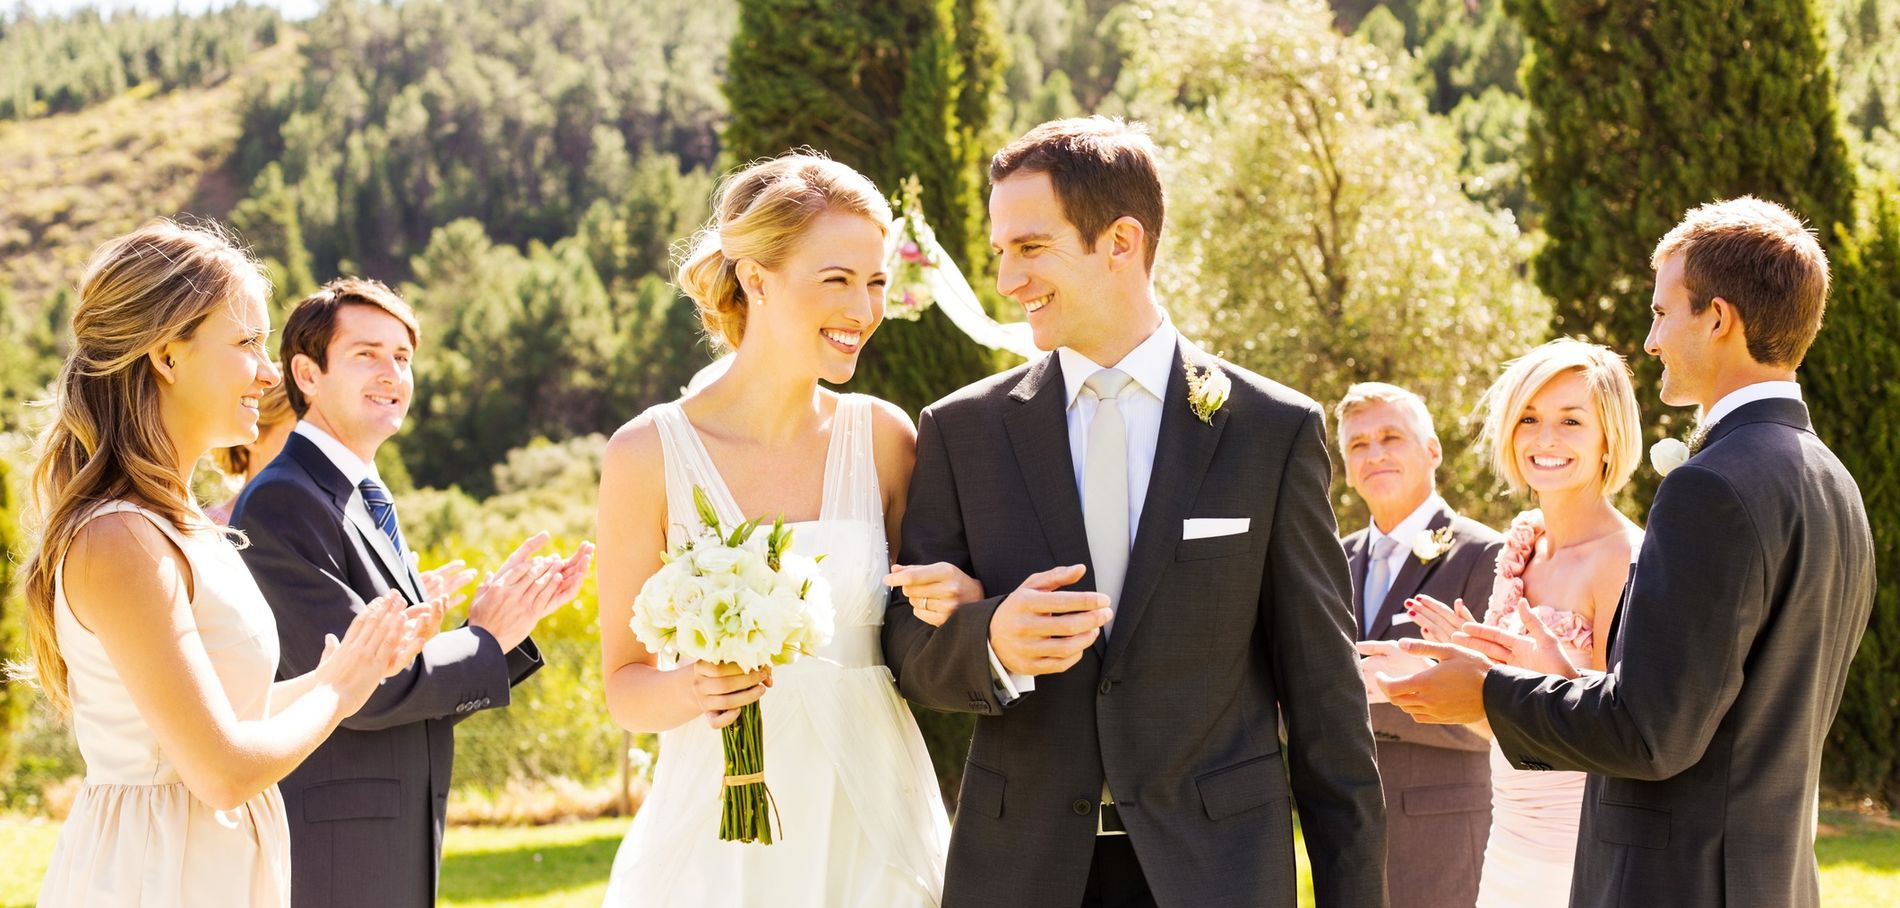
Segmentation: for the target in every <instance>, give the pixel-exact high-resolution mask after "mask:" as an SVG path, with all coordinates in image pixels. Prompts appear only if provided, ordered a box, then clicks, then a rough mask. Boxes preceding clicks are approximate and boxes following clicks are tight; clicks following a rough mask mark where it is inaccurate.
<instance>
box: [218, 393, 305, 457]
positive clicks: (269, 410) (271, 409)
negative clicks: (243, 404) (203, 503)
mask: <svg viewBox="0 0 1900 908" xmlns="http://www.w3.org/2000/svg"><path fill="white" fill-rule="evenodd" d="M294 384H296V382H294V381H291V380H289V379H288V378H286V379H285V380H283V381H280V382H278V383H277V384H274V385H271V386H270V389H269V390H267V391H265V392H264V398H263V400H262V401H260V402H259V403H258V405H257V435H258V437H259V438H262V437H264V433H265V432H267V431H269V430H270V429H272V428H274V427H276V426H280V425H283V424H284V423H286V422H290V421H292V420H295V419H296V418H297V415H296V414H295V413H292V412H291V410H290V394H289V393H288V392H287V391H286V390H285V389H286V388H289V387H290V386H291V385H294ZM211 459H212V460H213V461H214V462H216V463H217V465H218V470H219V471H221V472H223V473H224V474H225V475H227V476H230V477H232V478H233V479H243V478H244V477H245V476H246V475H248V474H249V473H250V472H251V448H250V446H249V445H232V446H230V447H228V448H218V449H217V450H215V451H212V452H211Z"/></svg>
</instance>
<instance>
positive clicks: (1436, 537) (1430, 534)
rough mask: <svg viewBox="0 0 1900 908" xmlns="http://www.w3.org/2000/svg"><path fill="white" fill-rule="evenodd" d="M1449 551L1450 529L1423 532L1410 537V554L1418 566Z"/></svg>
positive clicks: (1440, 528) (1441, 528)
mask: <svg viewBox="0 0 1900 908" xmlns="http://www.w3.org/2000/svg"><path fill="white" fill-rule="evenodd" d="M1449 551H1451V527H1439V528H1438V529H1436V530H1424V531H1422V532H1420V533H1419V534H1418V535H1417V536H1413V537H1412V554H1414V555H1417V556H1418V560H1419V563H1420V564H1423V563H1425V562H1427V561H1430V560H1432V559H1433V558H1437V557H1438V556H1440V555H1443V554H1445V553H1446V552H1449Z"/></svg>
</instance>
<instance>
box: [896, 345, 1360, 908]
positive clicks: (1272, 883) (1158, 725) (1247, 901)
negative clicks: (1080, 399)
mask: <svg viewBox="0 0 1900 908" xmlns="http://www.w3.org/2000/svg"><path fill="white" fill-rule="evenodd" d="M1182 355H1183V351H1182V349H1177V350H1176V353H1175V369H1174V372H1173V376H1172V378H1171V380H1170V381H1169V384H1168V391H1167V395H1166V400H1165V405H1164V409H1163V415H1162V420H1161V430H1160V438H1159V442H1158V445H1157V448H1156V451H1155V461H1154V470H1153V473H1152V479H1151V481H1150V483H1149V486H1148V496H1147V499H1146V503H1145V504H1144V506H1143V509H1142V514H1141V520H1140V523H1139V526H1138V528H1137V530H1136V538H1135V542H1134V547H1133V549H1132V550H1131V553H1130V556H1129V564H1128V572H1127V574H1126V580H1125V583H1124V586H1123V593H1122V601H1121V604H1120V613H1119V615H1118V616H1117V617H1116V620H1115V628H1114V633H1113V635H1111V636H1109V637H1108V638H1107V639H1106V640H1104V641H1101V642H1098V643H1097V644H1096V645H1095V646H1094V647H1093V648H1091V649H1090V650H1089V651H1088V652H1086V653H1085V654H1084V656H1083V658H1082V661H1081V662H1080V663H1078V664H1077V665H1075V666H1074V667H1072V668H1071V669H1069V670H1068V671H1067V672H1063V673H1061V674H1055V675H1045V676H1042V677H1040V678H1038V679H1037V680H1036V689H1035V691H1034V692H1033V693H1029V694H1027V695H1025V696H1024V697H1022V698H1021V699H1019V700H1016V701H1014V702H1012V703H1011V704H1010V705H1009V706H1008V707H1007V708H1005V707H1004V705H1003V704H1002V703H1000V702H998V700H997V693H996V689H995V683H994V681H993V680H992V678H991V674H990V668H989V659H988V657H987V655H986V652H985V644H986V643H987V641H988V634H989V623H990V616H991V615H992V614H993V613H994V612H995V610H996V607H997V605H998V604H999V603H1000V602H1001V601H1002V599H1003V598H1004V597H1003V595H1000V594H1006V593H1007V592H1009V591H1012V590H1014V589H1015V588H1016V587H1017V586H1018V585H1019V584H1021V583H1022V581H1023V580H1024V579H1025V578H1026V577H1028V576H1029V575H1030V574H1033V573H1036V572H1038V571H1042V570H1046V569H1048V568H1050V567H1054V566H1057V565H1064V564H1087V563H1088V561H1089V549H1088V538H1087V533H1086V532H1085V530H1084V528H1083V521H1082V508H1081V502H1080V496H1079V494H1078V492H1077V490H1076V482H1075V473H1074V469H1073V467H1072V465H1071V462H1070V456H1069V442H1068V427H1067V422H1066V419H1065V403H1066V401H1065V400H1064V394H1063V381H1062V374H1061V365H1060V363H1059V360H1058V359H1057V358H1056V357H1054V356H1047V357H1043V358H1042V359H1040V360H1037V361H1036V362H1034V363H1032V364H1030V365H1027V366H1024V367H1021V368H1018V369H1015V370H1013V371H1010V372H1007V373H1004V374H1002V375H999V376H994V377H992V378H989V379H986V380H984V381H982V382H979V383H977V384H975V385H972V386H970V387H968V388H965V389H963V390H962V391H959V392H957V393H955V394H953V395H951V396H950V397H948V398H945V399H944V400H942V401H939V402H938V403H936V404H934V405H933V406H931V407H930V408H929V409H927V410H925V411H924V414H923V418H922V421H921V424H920V427H919V433H918V453H917V468H916V472H915V474H914V475H913V478H912V481H911V488H910V499H909V511H908V513H907V514H906V515H905V518H904V532H903V545H902V551H901V557H900V561H902V562H904V563H910V564H921V563H927V562H934V561H948V562H950V563H953V564H956V565H958V566H959V567H961V568H962V569H963V570H965V571H967V572H969V573H970V574H971V575H972V576H974V577H976V578H977V579H978V580H980V581H981V582H982V584H983V587H984V589H985V590H987V591H990V592H993V593H997V594H999V595H995V596H992V597H991V598H989V599H985V600H983V601H980V602H974V603H966V604H964V605H962V606H960V607H959V608H958V609H957V610H956V611H955V612H954V613H953V614H952V616H951V617H950V618H949V620H948V621H946V622H945V623H944V625H943V627H941V628H932V627H931V626H929V625H927V624H924V623H923V622H920V621H918V620H917V618H916V617H915V616H914V615H913V614H912V613H911V611H910V608H909V606H908V605H907V604H906V603H904V602H903V601H902V600H901V598H899V599H895V600H894V601H893V603H892V607H891V609H890V611H889V614H888V615H887V616H886V620H885V626H884V646H885V660H886V662H887V664H888V665H889V666H890V668H891V671H892V672H893V673H894V674H895V675H896V677H897V682H898V685H899V687H900V689H901V690H902V691H903V693H904V694H905V695H906V696H907V697H909V698H910V699H912V700H913V701H915V702H917V703H920V704H922V705H924V706H928V707H932V708H936V709H942V710H955V711H966V712H975V713H977V714H979V715H978V719H977V725H976V733H975V739H974V741H973V742H972V746H971V750H970V757H969V764H968V766H967V768H966V770H965V773H964V777H963V790H962V792H961V795H960V797H959V799H958V811H957V822H956V826H955V828H954V830H953V832H952V835H951V842H950V860H949V869H948V877H947V880H946V885H945V891H944V905H945V906H946V908H978V906H981V908H996V906H1013V905H1021V906H1035V908H1042V906H1051V905H1075V904H1078V903H1080V901H1081V898H1082V894H1083V889H1084V887H1085V885H1086V883H1087V881H1088V875H1089V867H1090V863H1091V860H1092V858H1093V854H1094V848H1095V827H1096V805H1097V803H1098V802H1099V800H1100V796H1101V792H1102V785H1103V782H1104V780H1106V781H1107V783H1108V785H1109V787H1110V788H1111V789H1112V790H1113V791H1114V792H1115V798H1116V801H1117V802H1118V805H1119V807H1120V812H1121V815H1122V818H1123V822H1124V823H1125V824H1126V825H1127V827H1128V833H1129V838H1130V842H1131V844H1132V845H1133V847H1134V849H1135V852H1136V854H1137V855H1138V856H1139V858H1140V860H1141V865H1142V869H1143V872H1144V873H1145V874H1146V877H1147V880H1148V883H1149V885H1150V887H1151V888H1152V890H1153V892H1154V894H1155V897H1156V898H1157V900H1158V901H1159V902H1160V904H1163V905H1195V906H1201V908H1219V906H1260V905H1271V906H1289V908H1290V906H1292V905H1293V904H1294V884H1295V874H1294V861H1293V848H1292V845H1293V829H1292V816H1291V811H1290V809H1289V805H1288V801H1287V798H1288V794H1289V791H1290V793H1291V794H1292V796H1293V797H1294V798H1295V799H1297V800H1298V802H1299V807H1300V822H1301V825H1302V828H1303V830H1304V832H1305V836H1306V844H1307V851H1308V853H1309V855H1311V857H1312V859H1313V868H1314V870H1313V879H1314V883H1315V888H1316V890H1317V892H1318V896H1319V903H1320V905H1322V906H1327V908H1339V906H1376V905H1383V904H1384V903H1385V874H1384V846H1383V843H1384V833H1385V830H1384V820H1383V816H1382V814H1383V810H1382V809H1381V801H1380V794H1379V778H1378V770H1377V769H1376V767H1375V765H1374V762H1373V748H1372V735H1371V731H1370V729H1369V728H1368V726H1367V718H1366V701H1365V692H1364V690H1363V688H1362V687H1361V686H1360V683H1359V679H1358V675H1357V672H1356V670H1355V667H1354V662H1355V660H1356V657H1355V655H1354V653H1353V651H1352V639H1353V627H1352V616H1351V613H1350V609H1349V607H1348V605H1347V602H1346V597H1347V596H1348V595H1350V593H1349V590H1350V586H1351V584H1350V581H1349V580H1348V578H1347V572H1346V560H1345V557H1344V555H1343V553H1342V552H1341V550H1340V548H1339V545H1338V543H1337V542H1336V539H1335V536H1334V526H1335V525H1334V522H1333V515H1332V510H1331V508H1330V507H1329V506H1328V501H1327V482H1328V478H1329V474H1330V464H1329V462H1328V460H1327V454H1326V447H1325V443H1324V441H1323V439H1324V438H1325V428H1324V417H1323V416H1322V415H1321V412H1320V410H1319V408H1318V406H1316V405H1315V404H1314V403H1313V402H1312V401H1311V400H1308V399H1307V398H1305V397H1303V396H1301V395H1299V394H1297V393H1295V392H1293V391H1291V390H1288V389H1287V388H1285V387H1282V386H1280V385H1278V384H1275V383H1273V382H1270V381H1268V380H1266V379H1264V378H1261V377H1259V376H1257V375H1254V374H1252V373H1249V372H1246V371H1245V370H1242V369H1238V368H1235V367H1233V366H1230V365H1227V364H1224V363H1222V364H1219V365H1218V368H1220V369H1222V370H1223V371H1225V372H1226V374H1227V375H1228V376H1229V377H1230V378H1231V379H1232V380H1233V392H1232V395H1231V397H1230V399H1229V400H1228V401H1227V403H1226V405H1225V406H1223V407H1221V408H1220V410H1218V411H1217V412H1216V413H1215V414H1214V416H1213V420H1212V423H1211V424H1206V423H1202V422H1201V421H1200V420H1199V419H1197V418H1196V417H1195V416H1194V415H1193V413H1192V412H1191V410H1190V408H1189V405H1188V402H1187V385H1186V381H1185V380H1184V378H1183V375H1182V370H1181V368H1180V367H1181V362H1182V359H1181V357H1182ZM1193 355H1196V356H1197V357H1198V356H1199V354H1193ZM1206 362H1209V363H1212V362H1214V361H1213V360H1211V359H1209V360H1206ZM1193 517H1229V518H1233V517H1244V518H1247V519H1248V520H1249V521H1250V526H1249V527H1248V529H1247V531H1246V532H1243V533H1238V534H1234V535H1228V536H1219V537H1213V538H1204V539H1191V540H1183V539H1182V529H1183V521H1184V520H1186V519H1187V518H1193ZM1077 588H1080V589H1089V588H1092V580H1091V579H1090V578H1087V577H1085V578H1084V580H1083V581H1082V583H1080V584H1078V585H1077ZM1282 718H1284V720H1285V722H1286V725H1287V728H1288V731H1289V737H1290V741H1289V742H1288V743H1287V744H1286V746H1285V753H1284V754H1283V753H1282V745H1281V742H1280V738H1279V734H1278V728H1279V725H1280V721H1281V720H1282ZM1289 770H1290V774H1291V785H1290V786H1289V783H1288V776H1289Z"/></svg>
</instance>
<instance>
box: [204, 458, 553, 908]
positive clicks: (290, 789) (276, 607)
mask: <svg viewBox="0 0 1900 908" xmlns="http://www.w3.org/2000/svg"><path fill="white" fill-rule="evenodd" d="M355 491H356V490H355V488H354V487H353V486H351V485H350V483H349V480H348V479H346V478H345V477H344V476H343V474H342V472H341V471H339V470H338V469H337V467H336V465H335V464H334V463H332V462H331V461H330V458H329V457H328V456H326V455H325V454H324V453H323V451H322V450H321V449H319V448H318V447H317V446H316V445H315V444H313V443H312V442H311V441H310V440H309V439H306V438H304V437H302V436H300V435H295V434H293V435H291V436H290V440H289V441H288V442H286V443H285V445H284V451H283V453H282V454H279V455H278V457H277V459H276V460H273V461H271V462H270V465H269V466H266V467H265V468H264V470H263V472H261V473H259V474H258V476H257V478H256V479H253V480H252V481H251V482H250V484H249V485H247V486H246V487H245V489H244V492H243V494H242V495H240V496H239V497H238V500H237V505H236V507H235V508H234V509H233V511H232V514H231V523H232V525H233V526H236V527H237V528H239V529H241V530H243V531H244V532H245V534H246V535H247V536H249V537H250V545H249V546H247V547H246V548H245V549H244V550H243V556H244V562H245V564H247V565H249V566H250V569H251V574H252V575H253V576H254V577H256V579H257V585H258V588H259V589H261V590H263V592H264V598H265V599H266V600H268V601H269V602H270V605H271V611H273V612H274V613H276V616H277V636H278V639H279V642H280V646H281V649H282V657H281V661H280V662H279V664H278V678H280V679H283V678H290V677H294V676H297V675H301V674H304V673H305V672H308V671H310V670H311V669H313V668H315V667H316V665H317V661H318V659H319V658H320V657H321V656H322V655H323V637H324V635H325V634H335V635H336V636H337V637H338V638H339V639H341V638H342V636H343V634H344V632H345V631H346V630H347V629H348V628H349V626H350V621H351V620H352V619H353V618H355V616H356V614H357V613H358V612H360V611H362V609H363V607H364V605H365V604H366V603H368V602H369V601H370V600H371V599H374V598H376V597H377V596H380V595H382V594H383V593H385V592H387V591H388V590H390V589H399V590H401V591H402V593H403V596H404V598H405V599H407V600H409V601H410V602H417V601H420V599H421V592H420V578H418V577H417V576H416V575H415V572H414V570H413V569H411V568H410V567H408V566H407V565H405V564H402V563H401V562H400V560H398V559H391V558H386V557H384V556H383V554H382V553H381V552H379V551H378V549H377V542H378V541H377V540H376V539H374V538H373V537H371V536H370V535H369V534H370V533H377V532H379V531H378V530H376V529H375V527H374V526H366V525H364V524H363V523H359V522H356V521H352V520H351V519H349V517H348V516H346V514H345V511H344V506H345V504H346V503H347V502H348V501H349V500H350V496H351V495H352V494H354V493H355ZM540 667H541V657H540V652H539V651H538V650H537V649H536V648H535V645H534V643H533V641H524V642H523V643H522V645H521V646H519V647H517V648H515V649H514V650H512V651H509V652H505V653H504V652H503V651H502V649H501V645H500V644H499V643H497V642H496V641H495V638H494V637H492V636H490V635H489V633H488V632H487V631H485V630H482V629H481V628H477V627H467V626H465V627H461V628H457V629H455V630H452V631H445V632H443V633H442V634H440V635H438V636H437V637H436V638H435V639H434V640H431V641H429V643H428V645H427V646H425V647H424V648H423V651H422V655H420V656H418V657H416V661H415V664H413V665H411V666H410V667H409V668H407V669H404V670H403V671H402V672H401V673H400V674H397V675H396V676H394V677H392V678H389V679H388V680H386V681H384V682H383V683H382V686H381V687H380V688H379V689H378V690H377V691H376V693H375V694H373V695H371V697H370V699H369V702H368V703H367V704H365V705H364V706H363V708H362V710H360V711H359V712H357V713H356V715H353V716H351V717H350V718H348V719H345V720H343V725H342V727H340V728H338V729H337V730H336V732H335V733H333V734H332V735H331V736H330V738H329V740H327V741H325V742H324V743H323V744H322V745H321V746H319V747H318V748H317V749H316V751H315V752H314V753H312V754H311V755H310V758H309V759H308V760H305V761H304V763H303V765H302V766H299V767H297V769H296V770H294V771H293V772H291V774H290V775H289V776H287V777H286V778H285V779H284V780H283V781H282V782H281V783H279V784H278V787H279V788H280V789H281V790H282V792H283V796H284V805H285V808H286V810H287V811H288V813H289V819H290V846H291V849H290V850H291V876H290V879H291V904H292V905H293V906H295V908H327V906H339V908H341V906H360V905H377V906H381V908H410V906H414V908H423V906H429V905H433V904H434V903H435V893H436V877H437V872H438V868H439V865H440V863H441V857H442V827H443V824H444V821H445V820H446V818H447V815H448V797H449V771H450V767H451V765H452V763H453V761H454V758H455V734H454V726H455V723H456V722H458V721H460V720H461V719H463V718H466V717H467V716H469V715H472V714H473V713H475V712H476V711H479V710H483V709H490V708H494V707H499V706H506V705H508V693H509V688H510V687H511V686H513V685H514V684H516V683H519V682H520V681H521V680H522V679H524V678H526V677H528V676H529V675H531V674H534V672H535V670H537V669H539V668H540Z"/></svg>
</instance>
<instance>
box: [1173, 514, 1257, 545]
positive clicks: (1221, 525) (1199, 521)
mask: <svg viewBox="0 0 1900 908" xmlns="http://www.w3.org/2000/svg"><path fill="white" fill-rule="evenodd" d="M1250 522H1252V518H1249V517H1189V518H1188V519H1186V520H1184V521H1182V522H1181V541H1183V542H1186V541H1187V540H1189V539H1209V538H1212V537H1215V536H1233V535H1236V534H1239V533H1245V532H1247V525H1248V524H1249V523H1250Z"/></svg>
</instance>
